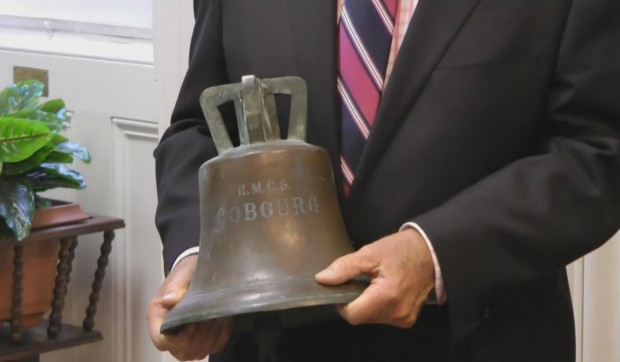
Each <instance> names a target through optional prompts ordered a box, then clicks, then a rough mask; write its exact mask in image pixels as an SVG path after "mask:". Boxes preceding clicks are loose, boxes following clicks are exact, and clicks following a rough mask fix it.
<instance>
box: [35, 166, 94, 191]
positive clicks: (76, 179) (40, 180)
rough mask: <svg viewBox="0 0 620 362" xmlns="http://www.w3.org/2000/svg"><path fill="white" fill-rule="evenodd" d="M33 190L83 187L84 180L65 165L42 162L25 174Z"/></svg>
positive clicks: (84, 185)
mask: <svg viewBox="0 0 620 362" xmlns="http://www.w3.org/2000/svg"><path fill="white" fill-rule="evenodd" d="M27 178H28V181H29V182H30V184H31V185H32V189H33V191H34V192H41V191H45V190H49V189H52V188H56V187H64V188H71V189H83V188H85V187H86V182H85V181H84V178H83V177H82V175H81V174H80V173H79V172H77V171H75V170H73V169H71V168H70V167H68V166H66V165H61V164H54V163H43V164H41V165H40V166H39V167H37V168H36V169H34V170H33V171H32V172H29V173H28V175H27Z"/></svg>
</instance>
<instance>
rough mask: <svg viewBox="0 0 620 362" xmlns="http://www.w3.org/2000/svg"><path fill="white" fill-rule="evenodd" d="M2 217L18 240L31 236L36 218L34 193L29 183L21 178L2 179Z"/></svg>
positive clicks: (0, 214) (0, 200)
mask: <svg viewBox="0 0 620 362" xmlns="http://www.w3.org/2000/svg"><path fill="white" fill-rule="evenodd" d="M0 189H1V190H2V192H0V216H1V217H2V218H3V219H4V223H5V224H6V226H7V227H8V228H9V229H10V230H11V232H12V233H13V236H14V237H15V239H16V240H23V239H25V238H26V237H27V236H28V235H29V234H30V229H31V226H32V218H33V217H34V193H33V192H32V189H31V188H30V186H29V185H28V183H27V182H25V181H24V180H21V179H19V178H13V177H6V178H0Z"/></svg>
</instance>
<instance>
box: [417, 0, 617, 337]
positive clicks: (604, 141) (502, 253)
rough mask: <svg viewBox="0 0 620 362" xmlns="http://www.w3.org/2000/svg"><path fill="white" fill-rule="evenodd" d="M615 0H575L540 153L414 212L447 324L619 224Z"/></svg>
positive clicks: (461, 332) (471, 317)
mask: <svg viewBox="0 0 620 362" xmlns="http://www.w3.org/2000/svg"><path fill="white" fill-rule="evenodd" d="M612 14H620V2H617V1H608V0H574V1H573V4H572V8H571V10H570V12H569V15H568V18H567V20H566V24H565V29H564V33H563V36H562V39H561V40H560V43H559V44H560V45H559V48H558V53H557V60H556V66H555V74H554V79H551V80H550V83H549V88H548V100H547V105H546V112H545V113H546V114H545V119H543V120H542V121H541V131H543V132H544V137H543V140H542V142H541V150H540V152H539V153H538V154H536V155H533V156H530V157H526V158H522V159H519V160H517V161H515V162H512V163H511V164H509V165H506V166H505V167H503V168H502V169H501V170H499V171H497V172H495V173H493V174H491V175H490V176H488V177H486V178H485V179H483V180H481V181H480V182H477V183H476V184H475V185H473V186H471V187H469V188H468V189H466V190H464V191H462V192H460V193H459V194H458V195H456V196H455V197H453V198H451V199H450V200H449V201H447V202H445V203H443V204H442V205H440V206H438V207H436V208H434V209H432V210H430V211H429V212H426V213H424V214H423V215H420V216H419V217H417V218H415V219H414V220H413V221H415V222H416V223H417V224H418V225H420V227H421V228H422V229H424V230H425V232H426V233H427V235H428V237H429V238H430V240H431V241H432V242H433V246H434V248H435V251H436V253H437V257H438V260H439V264H440V265H441V270H442V274H443V277H444V282H445V286H446V291H447V293H448V296H449V302H448V305H449V310H450V319H451V331H452V337H453V340H454V339H457V340H459V339H462V338H464V337H465V336H467V335H468V334H469V333H471V331H472V330H473V329H474V328H475V327H476V326H477V325H479V324H480V322H481V319H482V315H483V309H484V308H485V306H488V305H489V304H492V303H493V299H494V298H495V297H496V296H498V295H506V294H505V293H506V290H507V289H511V288H515V287H517V286H519V285H524V284H527V283H533V282H535V281H536V280H542V279H544V278H546V277H549V278H552V277H553V275H557V273H558V270H559V269H561V268H563V267H564V266H565V265H566V264H568V263H570V262H571V261H573V260H575V259H577V258H579V257H581V256H583V255H585V254H586V253H588V252H590V251H592V250H594V249H595V248H597V247H599V246H601V245H602V244H603V243H604V242H605V241H607V240H608V239H609V238H610V237H611V236H613V234H614V233H615V232H616V231H617V230H618V228H619V227H620V47H618V44H620V22H618V21H617V19H616V18H615V17H614V16H612Z"/></svg>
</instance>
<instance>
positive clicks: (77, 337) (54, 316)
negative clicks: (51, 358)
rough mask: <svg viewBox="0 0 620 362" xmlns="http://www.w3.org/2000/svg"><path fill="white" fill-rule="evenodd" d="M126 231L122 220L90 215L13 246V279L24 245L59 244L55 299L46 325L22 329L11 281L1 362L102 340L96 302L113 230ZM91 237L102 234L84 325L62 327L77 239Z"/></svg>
mask: <svg viewBox="0 0 620 362" xmlns="http://www.w3.org/2000/svg"><path fill="white" fill-rule="evenodd" d="M124 227H125V222H124V221H123V220H122V219H118V218H113V217H107V216H99V215H90V218H89V219H87V220H85V221H82V222H78V223H74V224H68V225H61V226H55V227H50V228H45V229H41V230H35V231H33V232H32V233H31V234H30V235H29V236H28V238H26V239H24V240H22V241H21V242H20V243H16V244H15V246H14V251H15V255H14V258H13V259H14V266H15V272H14V274H15V275H18V276H19V275H21V274H22V273H21V267H22V264H23V260H22V258H23V257H22V253H21V249H22V248H23V245H24V244H25V243H36V242H44V241H45V240H50V239H57V240H60V251H59V253H58V265H57V273H56V280H55V285H54V297H53V300H52V305H51V312H50V314H49V318H48V323H43V324H41V325H39V326H36V327H33V328H26V329H22V328H21V325H20V321H19V318H20V316H21V291H22V285H21V282H22V281H21V279H20V278H15V279H14V281H13V295H14V296H16V297H13V305H12V312H11V313H12V317H11V320H10V321H8V322H4V323H0V362H4V361H14V362H38V361H39V355H40V354H41V353H44V352H50V351H55V350H58V349H63V348H68V347H72V346H77V345H81V344H85V343H91V342H95V341H99V340H101V339H103V336H102V335H101V333H100V332H97V331H95V330H93V327H94V325H95V322H94V319H95V314H96V312H97V302H98V301H99V292H100V290H101V285H102V281H103V278H104V276H105V268H106V266H107V265H108V257H109V255H110V251H111V250H112V240H114V230H116V229H121V228H124ZM94 233H103V242H102V244H101V249H100V250H101V253H100V255H99V258H98V259H97V267H96V270H95V273H94V280H93V283H92V290H91V293H90V297H89V301H88V306H87V307H86V313H85V317H84V321H83V323H82V326H81V327H77V326H72V325H69V324H63V323H62V311H63V308H64V299H65V295H66V293H67V286H68V284H69V278H70V274H71V269H72V263H73V259H74V255H75V248H76V247H77V242H78V236H80V235H86V234H94Z"/></svg>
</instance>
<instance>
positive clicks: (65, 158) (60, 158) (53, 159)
mask: <svg viewBox="0 0 620 362" xmlns="http://www.w3.org/2000/svg"><path fill="white" fill-rule="evenodd" d="M44 161H45V163H73V156H71V155H68V154H66V153H61V152H52V153H50V154H49V155H48V156H47V158H46V159H45V160H44Z"/></svg>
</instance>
